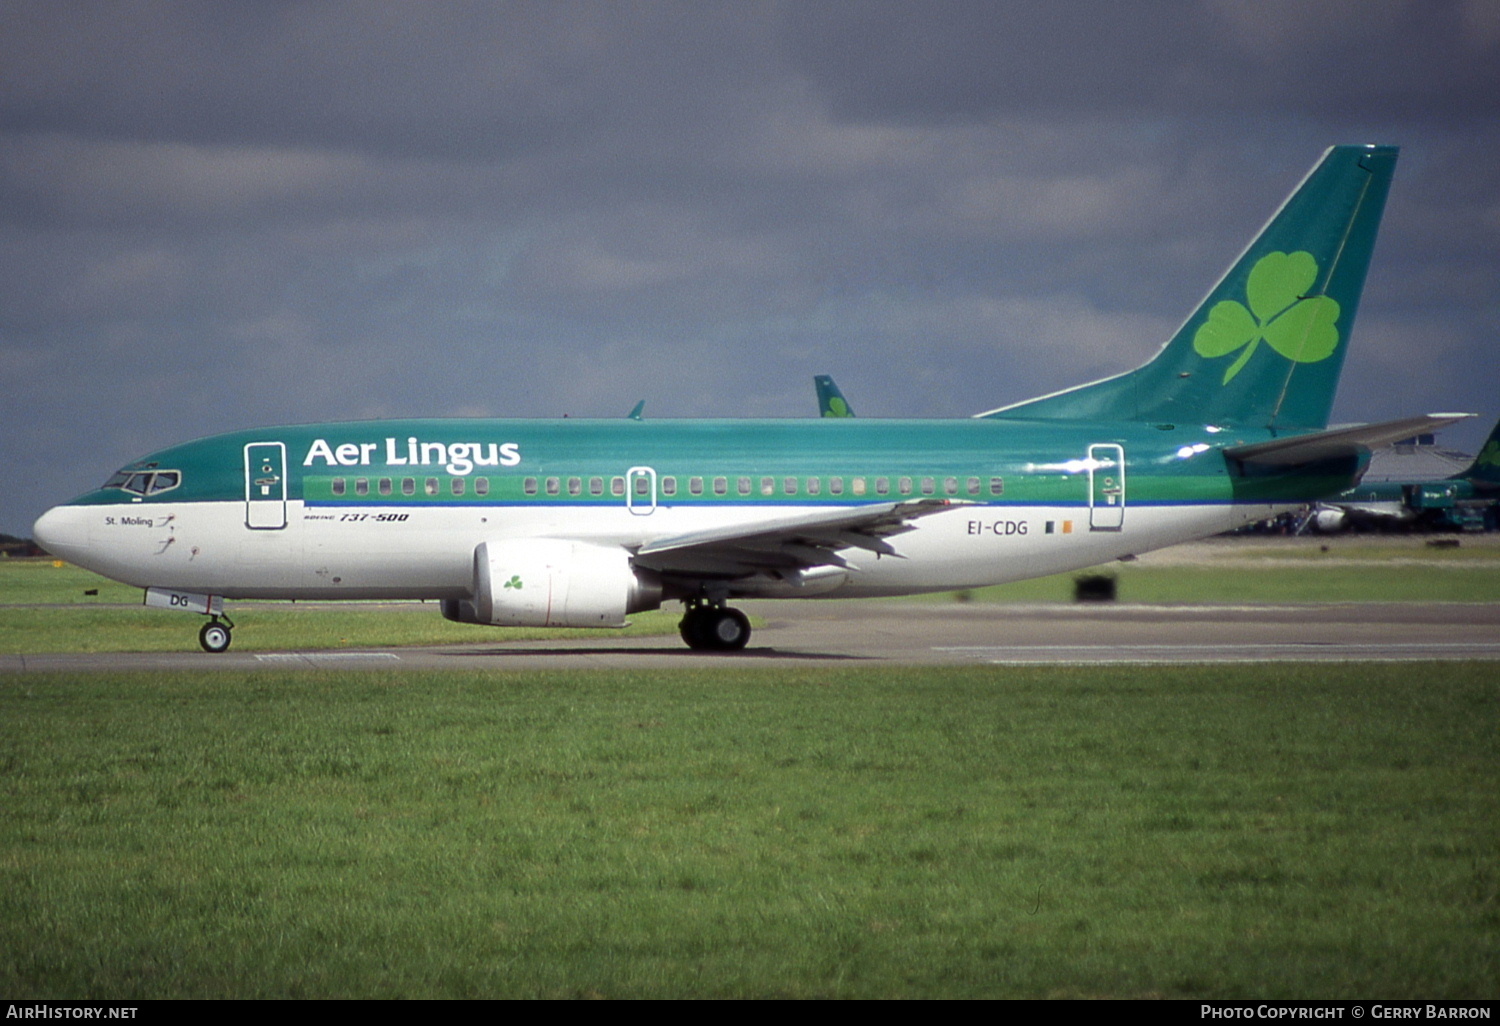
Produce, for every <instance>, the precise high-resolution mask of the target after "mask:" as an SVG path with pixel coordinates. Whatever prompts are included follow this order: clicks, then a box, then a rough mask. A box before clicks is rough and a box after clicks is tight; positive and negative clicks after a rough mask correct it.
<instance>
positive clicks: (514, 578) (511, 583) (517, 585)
mask: <svg viewBox="0 0 1500 1026" xmlns="http://www.w3.org/2000/svg"><path fill="white" fill-rule="evenodd" d="M504 587H506V588H514V589H516V590H517V591H520V590H521V575H520V574H512V575H511V578H510V580H508V581H506V582H505V585H504Z"/></svg>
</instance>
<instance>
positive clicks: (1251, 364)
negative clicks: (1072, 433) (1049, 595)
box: [981, 146, 1397, 430]
mask: <svg viewBox="0 0 1500 1026" xmlns="http://www.w3.org/2000/svg"><path fill="white" fill-rule="evenodd" d="M1396 154H1397V148H1396V147H1394V146H1335V147H1332V148H1331V149H1329V150H1328V151H1327V152H1326V153H1325V154H1324V155H1323V157H1322V159H1321V160H1320V161H1319V162H1318V164H1317V166H1316V167H1314V168H1313V170H1312V171H1311V172H1310V173H1309V174H1308V176H1307V178H1305V179H1304V180H1303V182H1302V184H1301V185H1300V186H1299V187H1298V188H1297V190H1296V192H1294V193H1293V194H1292V196H1291V197H1290V198H1289V199H1288V200H1287V201H1286V203H1285V204H1283V206H1282V208H1281V209H1280V210H1279V211H1278V212H1277V213H1276V215H1275V216H1274V217H1272V218H1271V221H1270V223H1268V224H1267V225H1266V227H1265V228H1264V229H1262V230H1261V233H1260V235H1259V236H1257V237H1256V239H1255V241H1254V242H1252V243H1251V244H1250V246H1249V248H1247V249H1246V250H1245V252H1244V253H1243V254H1241V255H1240V257H1239V259H1238V260H1236V261H1235V263H1234V265H1233V266H1232V267H1231V268H1230V269H1229V272H1228V273H1227V274H1226V275H1224V277H1223V278H1222V279H1221V280H1220V281H1219V283H1218V284H1217V285H1215V286H1214V288H1213V289H1212V290H1211V291H1210V292H1209V294H1208V296H1207V297H1206V298H1205V299H1204V300H1203V303H1202V304H1201V305H1200V306H1199V307H1198V309H1197V310H1196V311H1194V312H1193V314H1192V316H1190V317H1189V318H1188V319H1187V321H1186V322H1185V323H1184V324H1183V325H1182V327H1181V328H1179V329H1178V331H1177V333H1176V334H1175V335H1173V336H1172V338H1171V339H1170V340H1169V341H1168V342H1167V343H1166V345H1164V346H1163V347H1162V349H1161V350H1160V352H1158V353H1157V354H1156V356H1155V357H1153V358H1152V359H1151V360H1150V361H1149V362H1148V363H1146V364H1144V365H1143V366H1141V367H1139V368H1137V369H1136V370H1133V371H1130V372H1127V373H1125V374H1121V375H1118V376H1116V377H1112V378H1106V379H1104V380H1102V381H1096V382H1093V383H1091V384H1087V385H1080V386H1078V387H1076V388H1070V389H1067V390H1065V391H1062V392H1056V393H1053V394H1052V395H1048V396H1043V397H1041V398H1039V399H1031V400H1027V401H1025V402H1021V403H1016V404H1014V405H1011V406H1006V407H1002V408H1000V409H997V410H992V411H990V412H988V413H985V414H981V416H984V417H996V418H1003V419H1011V418H1018V419H1019V418H1026V419H1039V420H1089V421H1130V422H1136V423H1163V424H1199V425H1220V426H1226V427H1227V426H1234V427H1247V428H1248V427H1255V428H1270V429H1273V430H1275V429H1282V428H1286V429H1296V430H1306V429H1310V428H1312V429H1317V428H1323V427H1326V426H1327V424H1328V412H1329V410H1330V408H1331V407H1332V405H1333V394H1334V389H1335V386H1336V385H1337V383H1338V378H1339V371H1340V370H1341V369H1342V367H1343V363H1344V353H1345V351H1346V350H1347V349H1348V345H1347V343H1348V340H1349V336H1350V333H1351V331H1352V329H1353V326H1354V315H1355V311H1356V309H1357V308H1358V306H1359V295H1360V290H1361V289H1362V288H1363V286H1364V281H1365V272H1366V271H1367V270H1368V268H1369V264H1370V254H1371V252H1372V250H1373V248H1374V245H1375V235H1376V230H1377V228H1378V226H1379V223H1380V216H1381V213H1382V212H1383V210H1384V208H1385V199H1386V193H1387V191H1388V190H1389V188H1390V183H1391V175H1392V172H1393V171H1394V170H1395V166H1396Z"/></svg>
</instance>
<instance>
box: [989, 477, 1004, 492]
mask: <svg viewBox="0 0 1500 1026" xmlns="http://www.w3.org/2000/svg"><path fill="white" fill-rule="evenodd" d="M990 494H991V495H1004V494H1005V479H1004V478H1000V477H992V478H990Z"/></svg>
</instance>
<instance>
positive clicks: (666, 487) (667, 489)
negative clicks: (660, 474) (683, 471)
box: [661, 477, 677, 495]
mask: <svg viewBox="0 0 1500 1026" xmlns="http://www.w3.org/2000/svg"><path fill="white" fill-rule="evenodd" d="M661 493H662V494H663V495H676V494H677V479H676V478H675V477H664V478H662V479H661Z"/></svg>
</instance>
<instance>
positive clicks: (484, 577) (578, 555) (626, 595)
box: [443, 538, 661, 627]
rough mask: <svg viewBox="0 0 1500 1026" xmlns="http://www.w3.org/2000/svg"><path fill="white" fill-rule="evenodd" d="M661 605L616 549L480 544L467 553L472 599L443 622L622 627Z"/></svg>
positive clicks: (657, 589)
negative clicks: (470, 561)
mask: <svg viewBox="0 0 1500 1026" xmlns="http://www.w3.org/2000/svg"><path fill="white" fill-rule="evenodd" d="M660 605H661V584H660V582H658V581H656V580H655V579H654V578H652V577H650V576H647V575H644V574H641V573H638V572H637V571H636V570H635V568H634V567H632V566H631V565H630V554H629V553H627V552H626V551H625V550H624V549H620V548H611V547H608V546H603V545H589V544H587V543H584V542H573V541H564V540H561V539H552V538H539V539H527V540H514V541H491V542H484V543H483V544H481V545H480V546H479V547H478V548H476V549H475V550H474V598H473V600H472V601H462V602H460V601H453V600H448V601H445V602H444V603H443V615H444V616H445V617H447V618H448V619H450V620H457V621H458V622H460V623H485V624H494V625H496V626H500V627H623V626H625V616H626V614H628V613H638V612H640V611H641V610H644V609H656V608H658V607H659V606H660Z"/></svg>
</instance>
